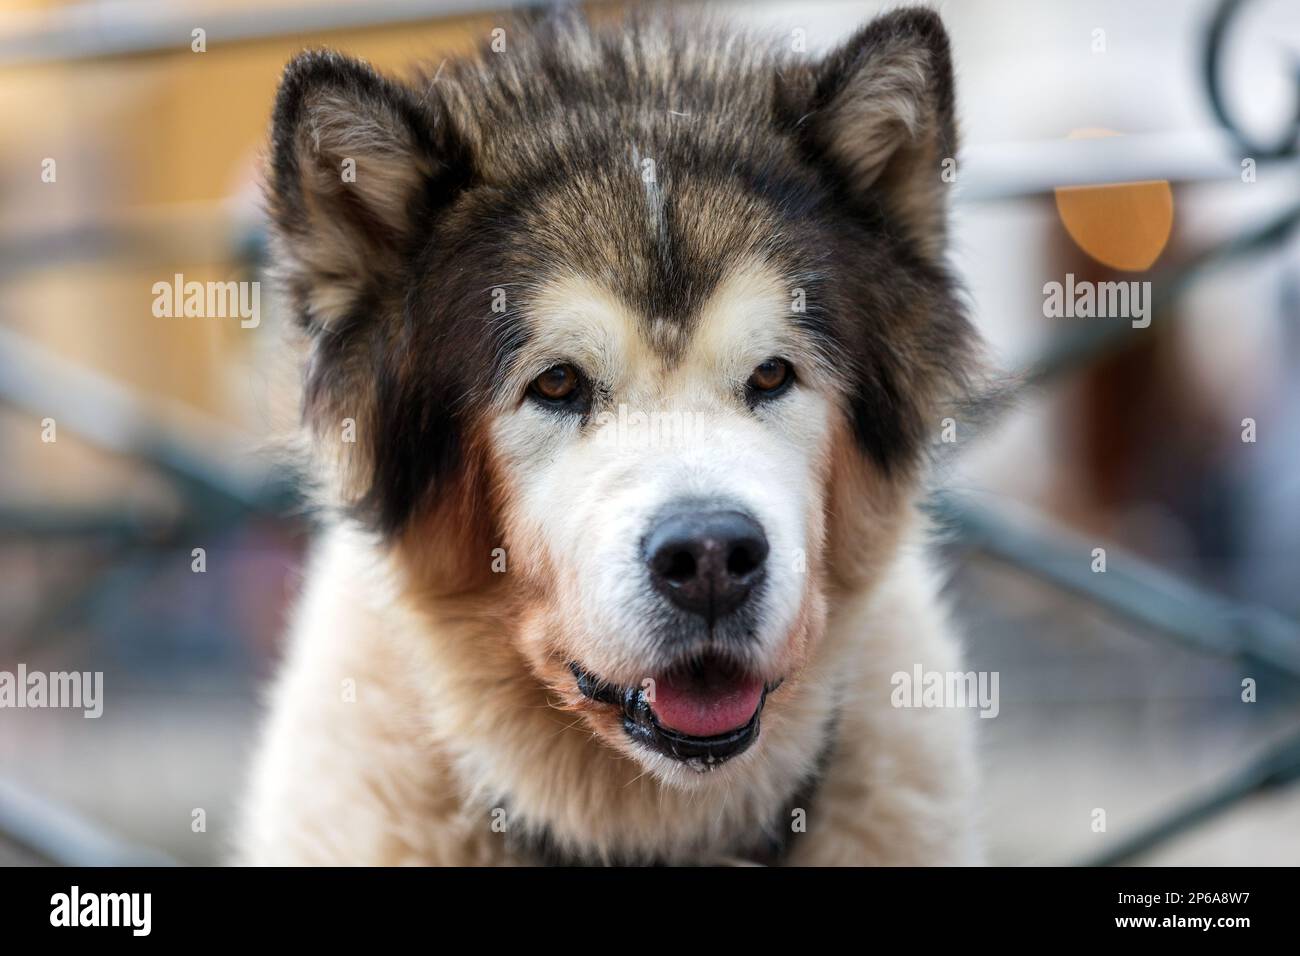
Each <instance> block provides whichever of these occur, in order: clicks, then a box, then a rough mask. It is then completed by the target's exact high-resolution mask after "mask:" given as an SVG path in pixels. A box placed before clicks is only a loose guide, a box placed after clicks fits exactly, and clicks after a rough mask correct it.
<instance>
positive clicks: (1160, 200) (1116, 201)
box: [1056, 129, 1174, 272]
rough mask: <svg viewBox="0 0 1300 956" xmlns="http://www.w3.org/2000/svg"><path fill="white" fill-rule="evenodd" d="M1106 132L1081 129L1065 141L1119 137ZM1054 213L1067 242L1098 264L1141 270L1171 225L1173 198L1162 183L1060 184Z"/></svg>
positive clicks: (1153, 257) (1159, 247) (1154, 255)
mask: <svg viewBox="0 0 1300 956" xmlns="http://www.w3.org/2000/svg"><path fill="white" fill-rule="evenodd" d="M1118 135H1119V134H1118V133H1116V132H1114V131H1112V130H1106V129H1080V130H1074V131H1073V132H1072V133H1070V137H1069V138H1070V139H1094V138H1097V137H1101V136H1118ZM1056 210H1057V213H1058V214H1059V215H1060V217H1061V222H1062V224H1063V225H1064V226H1065V230H1066V232H1068V233H1069V234H1070V238H1071V239H1073V240H1074V242H1075V244H1076V245H1077V246H1078V247H1079V248H1080V249H1082V250H1083V251H1084V252H1085V253H1087V254H1088V255H1089V256H1091V257H1092V258H1093V259H1096V260H1097V261H1098V262H1100V263H1101V264H1103V265H1106V266H1109V267H1110V268H1112V269H1119V270H1121V271H1123V272H1143V271H1145V270H1146V269H1149V268H1150V267H1151V265H1152V264H1153V263H1154V262H1155V261H1156V260H1157V259H1158V258H1160V253H1161V252H1163V251H1164V248H1165V245H1166V244H1167V243H1168V242H1169V235H1170V233H1171V232H1172V231H1173V225H1174V195H1173V190H1171V189H1170V188H1169V182H1168V181H1167V180H1163V179H1162V180H1152V181H1148V182H1137V183H1113V184H1109V185H1105V186H1062V187H1058V188H1057V189H1056Z"/></svg>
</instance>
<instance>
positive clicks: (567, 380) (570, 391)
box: [531, 365, 578, 402]
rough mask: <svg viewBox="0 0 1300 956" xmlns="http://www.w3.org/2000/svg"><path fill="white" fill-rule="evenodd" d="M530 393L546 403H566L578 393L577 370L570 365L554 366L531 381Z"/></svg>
mask: <svg viewBox="0 0 1300 956" xmlns="http://www.w3.org/2000/svg"><path fill="white" fill-rule="evenodd" d="M531 388H532V392H533V393H534V394H535V395H537V396H538V397H539V398H542V399H544V400H545V401H548V402H567V401H569V400H570V399H571V398H573V397H574V396H575V395H576V394H577V391H578V370H577V369H575V368H574V367H573V366H572V365H555V366H552V367H551V368H548V369H547V370H546V371H545V372H543V373H542V374H541V375H539V376H537V378H535V379H533V384H532V387H531Z"/></svg>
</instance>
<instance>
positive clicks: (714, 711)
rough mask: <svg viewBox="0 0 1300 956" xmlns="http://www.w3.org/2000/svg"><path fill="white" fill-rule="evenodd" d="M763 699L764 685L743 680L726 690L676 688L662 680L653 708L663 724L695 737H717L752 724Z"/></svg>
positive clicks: (732, 683) (687, 684) (682, 684)
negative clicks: (759, 703)
mask: <svg viewBox="0 0 1300 956" xmlns="http://www.w3.org/2000/svg"><path fill="white" fill-rule="evenodd" d="M762 697H763V682H762V681H761V680H759V679H757V678H743V679H740V680H736V681H733V682H730V683H728V684H725V685H722V686H714V687H701V686H699V685H697V684H693V683H686V682H684V683H681V684H677V685H674V684H672V683H670V682H669V681H668V680H666V679H665V680H661V681H659V682H658V686H656V687H655V699H654V701H653V702H651V704H650V709H651V710H652V711H654V715H655V717H656V718H657V719H658V721H659V723H660V724H661V725H662V726H664V727H667V728H668V729H669V730H675V731H677V732H678V733H681V734H688V735H690V736H691V737H716V736H717V735H719V734H725V733H726V732H727V731H729V730H737V729H739V728H741V727H743V726H745V724H747V723H749V718H751V717H753V716H754V711H756V710H758V702H759V701H760V700H761V699H762Z"/></svg>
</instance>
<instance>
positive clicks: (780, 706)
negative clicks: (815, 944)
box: [240, 10, 977, 864]
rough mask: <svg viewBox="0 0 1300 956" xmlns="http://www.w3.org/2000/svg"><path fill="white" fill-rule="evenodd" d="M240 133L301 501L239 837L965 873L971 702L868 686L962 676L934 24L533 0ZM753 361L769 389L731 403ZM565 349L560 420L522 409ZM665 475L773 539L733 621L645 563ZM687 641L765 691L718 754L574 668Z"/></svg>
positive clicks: (336, 845)
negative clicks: (935, 512) (298, 430)
mask: <svg viewBox="0 0 1300 956" xmlns="http://www.w3.org/2000/svg"><path fill="white" fill-rule="evenodd" d="M272 137H273V156H272V166H271V183H270V190H269V192H270V201H271V208H272V213H273V219H274V222H275V227H276V251H277V261H278V266H279V268H280V270H281V272H282V274H283V277H284V280H285V283H286V286H287V288H288V290H289V292H290V294H291V297H292V301H293V303H294V306H295V308H296V310H297V314H298V319H299V322H300V325H301V328H302V329H303V330H304V332H305V336H306V338H307V340H308V349H309V357H308V359H307V362H306V366H305V371H304V381H305V388H304V433H305V435H306V436H307V439H308V441H307V444H308V445H309V446H310V448H311V451H310V455H309V462H310V463H309V468H310V469H311V474H312V477H313V479H314V480H315V483H316V484H317V485H318V486H319V489H320V497H321V500H322V504H323V505H324V506H325V507H326V508H327V509H328V512H329V513H330V514H331V515H332V516H333V517H332V518H331V520H330V527H329V528H328V530H327V531H326V533H325V534H324V536H323V538H322V540H321V542H320V545H319V547H318V549H317V552H316V555H315V558H314V560H313V563H312V566H311V568H310V571H309V576H308V581H307V586H306V591H305V593H304V595H303V597H302V600H301V603H300V606H299V609H298V612H297V616H296V619H295V623H294V627H293V631H292V635H291V642H290V646H289V652H288V658H287V660H286V661H285V664H284V667H283V671H282V673H281V676H280V678H279V680H278V681H277V683H276V685H275V687H274V688H273V691H272V695H271V704H272V713H271V716H270V719H269V721H268V724H267V728H266V735H265V739H264V744H263V747H262V749H261V752H260V754H259V756H258V759H257V761H256V765H255V768H254V773H253V782H252V787H251V791H250V795H249V799H248V802H247V814H246V820H245V824H244V827H243V829H242V831H241V833H240V845H241V854H242V856H241V859H243V860H245V861H250V862H260V863H437V864H477V863H529V862H541V861H544V860H555V859H558V860H566V861H573V862H671V863H711V862H722V861H726V860H735V859H749V858H758V857H764V858H768V857H773V854H772V852H770V851H771V850H772V848H773V847H775V848H779V849H780V850H781V851H782V852H781V853H780V854H779V858H780V859H782V860H783V861H785V862H790V863H837V864H839V863H888V864H894V863H914V864H936V863H955V862H970V861H973V860H974V859H975V858H976V856H977V851H976V840H975V837H974V828H973V821H972V807H971V789H972V785H973V784H972V779H973V759H972V754H971V748H970V740H969V735H970V728H969V723H970V722H969V719H968V718H969V714H964V713H962V712H959V711H951V710H929V711H923V710H904V709H895V708H893V707H891V706H890V691H891V684H890V675H891V674H893V673H894V672H896V671H909V672H910V670H911V669H912V667H913V665H915V664H918V663H919V664H921V665H922V666H923V667H924V668H925V669H927V670H933V671H950V670H956V669H959V668H960V659H959V654H958V652H957V649H956V644H955V642H954V640H953V639H952V637H951V635H950V634H949V631H948V627H947V624H946V622H945V618H944V614H943V611H942V610H941V607H940V605H939V603H938V598H937V594H936V584H935V576H934V574H933V572H932V571H931V570H930V568H929V567H928V565H927V563H926V559H925V557H924V554H923V548H922V545H923V536H924V527H923V525H922V523H921V521H920V520H919V518H918V517H917V513H916V510H915V506H914V499H915V496H916V494H917V490H918V488H919V485H920V482H921V481H922V479H923V474H924V462H925V452H926V448H927V445H928V444H929V442H930V441H931V437H930V436H931V433H932V431H933V430H934V429H935V428H936V427H937V425H938V423H939V421H940V420H941V419H942V418H943V417H944V415H945V414H949V413H951V410H952V409H954V408H955V407H956V403H958V402H959V401H960V400H961V398H962V396H963V394H964V390H965V387H966V382H967V378H968V370H969V369H970V367H971V363H972V355H973V351H974V349H975V342H974V335H973V333H972V331H971V329H970V327H969V324H968V323H967V321H966V319H965V316H964V314H963V312H962V309H961V307H960V305H959V302H958V300H957V296H956V292H955V289H954V284H953V282H952V280H951V278H950V277H949V275H948V273H947V271H946V269H945V266H944V263H943V258H942V257H943V249H944V240H945V235H944V229H945V225H944V224H945V211H944V210H945V195H944V190H945V189H946V187H945V186H944V185H943V183H942V182H941V179H940V164H941V162H942V160H943V159H944V158H946V157H948V156H951V155H952V154H953V151H954V150H955V148H956V144H955V136H954V121H953V92H952V75H951V65H950V62H949V55H948V47H947V40H946V36H945V34H944V32H943V29H942V27H941V25H940V23H939V21H938V19H937V17H936V16H935V15H934V14H932V13H930V12H927V11H922V10H904V11H899V12H896V13H894V14H891V15H889V16H886V17H883V18H881V19H878V20H876V21H874V22H873V23H871V24H869V25H867V26H866V27H864V28H863V30H861V31H860V32H859V33H858V34H857V35H856V36H854V37H853V38H851V39H850V40H849V41H848V42H847V43H846V44H845V45H844V46H843V47H841V48H840V49H839V50H837V51H836V52H835V53H833V54H831V55H830V56H829V57H827V58H826V59H824V60H821V61H813V60H809V59H801V58H797V57H793V56H790V57H785V56H781V55H780V54H778V53H774V52H772V51H770V50H767V49H766V48H765V47H764V46H763V45H762V44H758V43H755V42H754V41H753V39H752V38H748V37H743V36H738V35H735V34H732V33H729V32H727V31H726V30H720V29H716V28H711V27H704V26H701V25H699V24H695V23H680V22H675V21H673V20H671V19H668V18H653V19H649V20H633V21H629V22H627V23H624V24H620V25H617V26H612V27H608V28H604V29H595V28H591V27H589V26H587V25H586V24H585V23H583V22H581V21H580V20H579V19H578V18H577V16H576V15H575V14H572V13H564V14H558V15H552V16H551V17H550V18H548V19H545V20H540V21H536V22H532V23H521V24H519V25H517V26H515V27H511V28H507V30H506V33H505V49H504V50H500V51H495V52H494V51H492V50H484V51H483V52H482V53H481V54H480V55H479V56H477V57H475V58H471V59H467V60H465V61H463V62H456V63H447V64H445V66H444V67H443V68H442V69H441V70H440V71H439V72H438V73H437V74H436V75H435V76H433V77H427V78H425V79H422V80H420V81H418V82H417V83H415V84H413V85H411V86H406V85H402V84H398V83H396V82H393V81H390V80H387V79H384V78H382V77H380V76H379V75H378V74H376V73H375V72H374V71H372V70H371V69H370V68H369V67H367V66H365V65H363V64H361V63H358V62H356V61H353V60H349V59H346V58H344V57H341V56H339V55H336V54H332V53H308V54H304V55H303V56H301V57H299V58H298V59H296V60H295V61H294V62H293V63H291V64H290V65H289V67H288V69H287V70H286V74H285V78H284V81H283V83H282V86H281V90H280V94H279V97H278V100H277V104H276V109H275V115H274V118H273V129H272ZM349 163H351V164H352V168H353V169H354V170H355V177H354V179H349V178H347V177H346V176H341V175H340V172H341V170H343V169H346V168H347V167H348V164H349ZM772 356H780V357H783V358H786V359H788V360H790V361H791V363H792V365H793V367H794V369H795V370H796V378H795V384H794V385H793V386H792V387H791V388H790V389H789V390H788V391H787V392H786V393H784V394H782V396H781V397H780V398H779V399H775V400H773V401H771V402H768V403H764V404H757V403H756V402H755V401H754V400H752V396H751V397H747V396H748V394H749V393H747V392H746V386H745V382H746V379H747V376H748V375H749V372H750V370H751V369H752V368H753V367H755V366H756V365H757V364H758V363H759V362H762V361H763V360H765V359H767V358H770V357H772ZM559 362H567V363H572V364H573V365H574V366H576V367H578V368H579V369H580V370H581V371H582V374H583V377H584V393H583V394H584V404H583V406H582V408H581V409H579V410H577V411H576V412H574V413H573V414H563V413H559V412H556V411H555V410H552V409H548V408H544V407H539V405H538V403H537V402H534V401H531V400H530V399H529V398H528V397H527V394H528V383H529V382H530V381H531V380H532V379H533V378H534V377H536V376H537V375H538V374H539V373H541V372H543V371H545V370H546V369H547V368H548V367H550V366H552V365H555V364H557V363H559ZM629 410H630V411H631V413H632V415H633V421H634V422H636V421H641V420H643V417H644V416H645V415H663V416H673V418H672V420H673V421H675V422H678V423H681V422H686V423H688V424H689V426H690V428H689V429H687V431H688V432H689V433H688V434H684V435H683V434H678V435H675V436H673V438H672V440H671V441H669V442H667V443H666V444H660V443H659V442H658V441H657V440H656V439H655V436H650V438H649V439H647V437H646V436H645V435H644V434H642V433H640V432H639V431H638V430H637V428H636V427H632V428H631V429H628V428H626V427H624V426H625V425H626V421H627V413H628V411H629ZM637 416H642V418H638V417H637ZM348 420H350V421H351V422H352V423H353V426H354V428H353V431H354V434H355V441H348V440H346V439H345V438H344V437H343V436H344V435H347V434H348V431H347V427H348V426H347V422H348ZM687 499H689V500H696V499H709V500H715V499H720V500H725V501H727V502H736V503H738V504H737V506H738V507H741V506H743V508H744V509H745V510H746V511H748V512H751V513H753V514H754V515H756V516H757V517H758V518H759V520H760V521H761V522H762V524H763V526H764V527H765V529H766V534H767V537H768V539H769V540H770V542H771V546H772V550H771V556H770V558H769V566H770V567H769V571H768V574H767V577H766V579H765V581H764V585H763V589H762V591H761V593H760V594H758V595H757V596H756V597H755V598H754V599H753V601H752V602H751V603H750V606H747V612H746V613H747V615H748V616H746V617H744V618H743V619H742V620H740V621H739V622H738V623H736V622H733V623H731V624H728V625H727V626H726V627H723V626H722V625H719V626H718V628H717V629H716V630H710V631H708V632H707V633H702V632H700V631H699V630H698V628H697V627H696V625H695V623H693V622H692V621H691V620H689V619H686V618H684V617H683V616H681V615H678V614H677V613H675V612H674V611H673V610H672V609H671V608H668V607H666V606H665V605H664V604H663V603H662V602H661V601H660V600H659V599H658V598H657V597H656V595H655V594H654V593H653V592H652V590H651V589H650V588H649V587H648V586H647V582H646V580H645V573H644V568H643V567H642V566H641V559H640V557H639V552H638V550H637V549H638V548H639V542H640V541H641V539H642V538H643V537H644V535H645V529H646V527H647V525H648V522H650V521H651V520H653V518H654V516H655V515H656V514H657V513H659V512H660V511H662V509H663V508H664V507H667V506H671V505H672V503H673V502H678V501H681V500H687ZM691 642H694V643H693V644H692V646H699V647H708V648H710V649H716V648H725V649H726V651H727V652H728V653H729V654H732V655H734V656H736V657H738V658H740V659H743V661H744V663H745V666H746V667H747V668H751V669H752V670H753V671H754V672H755V673H761V674H762V675H763V677H764V678H765V679H772V681H773V683H775V682H776V680H777V679H779V680H780V681H781V682H782V683H781V684H780V686H779V688H777V689H776V690H774V691H773V692H772V693H771V694H770V695H769V699H768V701H767V703H766V707H765V709H764V710H763V711H762V715H761V732H760V734H759V737H758V740H757V741H756V743H755V744H754V746H753V747H752V748H751V749H750V750H749V751H747V752H745V753H744V754H742V755H740V756H739V757H737V758H735V759H734V760H732V761H730V762H728V763H727V764H725V765H723V766H721V767H719V768H718V769H716V770H713V771H711V772H698V768H695V769H692V768H689V767H686V766H683V765H682V764H680V763H678V762H677V761H674V760H670V759H668V758H666V757H663V756H661V755H658V754H655V753H651V752H649V751H647V750H644V749H643V748H641V747H640V746H639V745H637V744H636V743H634V742H633V741H632V740H630V739H629V738H628V736H627V735H626V734H625V733H624V731H623V729H622V726H621V723H620V718H619V715H618V713H616V712H615V710H614V709H613V708H611V707H610V706H609V705H606V704H601V703H599V702H597V701H593V700H591V699H588V698H586V697H584V696H583V695H582V694H580V693H579V691H578V688H577V686H575V680H574V676H573V673H572V671H571V670H570V667H569V665H570V664H571V663H574V662H577V663H580V664H581V665H582V666H583V667H584V668H585V669H589V670H591V671H592V672H594V673H597V674H599V675H600V676H601V677H602V678H604V679H608V680H610V681H611V682H614V683H617V684H618V685H620V686H631V687H635V686H637V685H638V684H640V683H641V682H642V680H643V679H644V678H645V677H646V676H648V675H651V676H652V675H655V674H657V673H660V672H661V671H662V670H663V668H665V667H667V666H669V665H670V664H671V663H672V661H673V660H674V658H672V656H671V655H672V653H673V652H672V651H671V648H672V647H677V646H683V645H684V644H689V643H691ZM802 820H806V831H805V828H804V827H803V826H802V825H800V823H799V821H802ZM792 824H793V825H792Z"/></svg>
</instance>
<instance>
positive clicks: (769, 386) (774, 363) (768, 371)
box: [746, 358, 794, 397]
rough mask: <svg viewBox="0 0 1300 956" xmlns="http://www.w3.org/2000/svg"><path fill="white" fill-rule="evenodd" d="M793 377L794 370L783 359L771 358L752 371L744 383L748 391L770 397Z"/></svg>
mask: <svg viewBox="0 0 1300 956" xmlns="http://www.w3.org/2000/svg"><path fill="white" fill-rule="evenodd" d="M793 375H794V369H792V368H791V367H790V363H789V362H787V361H786V360H785V359H778V358H771V359H768V360H767V361H766V362H763V363H761V364H760V365H759V366H758V367H757V368H755V369H754V373H753V374H752V375H750V376H749V381H748V382H747V383H746V384H747V385H748V386H749V388H750V390H751V391H753V392H755V393H757V394H758V395H759V396H762V397H770V396H772V395H774V394H775V393H776V392H778V391H780V390H781V389H782V388H784V387H785V386H786V385H787V384H788V383H789V382H790V380H791V378H792V377H793Z"/></svg>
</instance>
